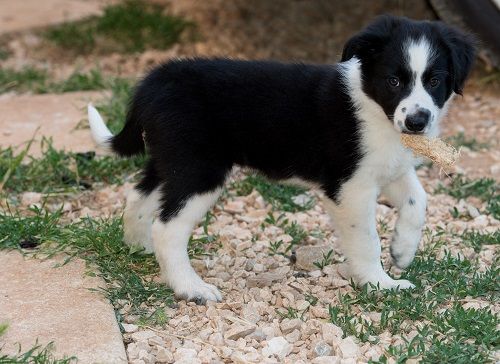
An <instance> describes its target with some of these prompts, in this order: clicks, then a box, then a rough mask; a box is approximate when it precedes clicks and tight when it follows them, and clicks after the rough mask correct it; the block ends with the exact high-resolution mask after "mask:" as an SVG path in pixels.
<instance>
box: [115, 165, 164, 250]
mask: <svg viewBox="0 0 500 364" xmlns="http://www.w3.org/2000/svg"><path fill="white" fill-rule="evenodd" d="M160 196H161V194H160V191H159V180H158V178H157V177H156V175H155V173H154V170H153V168H152V166H151V163H150V164H149V165H148V166H147V167H146V169H145V170H144V177H143V179H142V181H141V182H139V184H137V186H135V187H134V189H133V190H132V191H130V193H129V194H128V196H127V204H126V206H125V211H124V213H123V230H124V240H125V243H126V244H128V245H130V246H135V245H139V246H142V247H144V249H145V251H146V253H152V252H153V242H152V238H151V229H152V225H153V219H154V217H155V213H156V212H157V211H158V208H159V207H160Z"/></svg>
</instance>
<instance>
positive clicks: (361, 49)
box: [341, 15, 399, 62]
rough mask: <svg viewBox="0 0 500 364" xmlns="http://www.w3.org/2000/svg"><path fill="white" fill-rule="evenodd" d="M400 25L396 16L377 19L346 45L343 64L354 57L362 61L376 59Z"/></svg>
mask: <svg viewBox="0 0 500 364" xmlns="http://www.w3.org/2000/svg"><path fill="white" fill-rule="evenodd" d="M398 24H399V19H398V18H396V17H394V16H390V15H382V16H379V17H377V18H376V19H375V20H374V21H373V22H372V23H371V24H370V25H368V26H367V27H366V28H365V29H364V30H362V31H361V32H360V33H358V34H356V35H355V36H353V37H352V38H351V39H349V41H348V42H347V43H346V44H345V46H344V50H343V51H342V59H341V62H345V61H348V60H350V59H351V58H352V57H356V58H359V59H360V60H363V59H368V58H371V57H374V56H375V55H377V53H379V52H381V51H382V49H383V47H384V45H385V44H387V42H388V41H389V39H390V36H391V32H392V31H393V29H394V28H395V27H396V26H397V25H398Z"/></svg>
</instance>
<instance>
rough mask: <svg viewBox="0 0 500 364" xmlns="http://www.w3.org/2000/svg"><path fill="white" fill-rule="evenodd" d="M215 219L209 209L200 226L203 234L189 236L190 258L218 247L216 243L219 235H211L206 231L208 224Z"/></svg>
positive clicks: (207, 253)
mask: <svg viewBox="0 0 500 364" xmlns="http://www.w3.org/2000/svg"><path fill="white" fill-rule="evenodd" d="M214 219H215V216H214V214H212V213H211V212H210V211H209V212H207V214H206V215H205V218H204V219H203V222H202V223H201V226H202V228H203V234H201V235H199V236H197V237H194V235H192V236H191V237H190V238H189V243H188V254H189V257H190V258H198V257H201V256H204V255H210V254H211V253H212V252H213V251H215V250H217V248H219V247H220V244H218V243H217V241H218V239H219V236H218V235H213V234H210V233H209V232H208V225H210V224H211V223H212V221H213V220H214Z"/></svg>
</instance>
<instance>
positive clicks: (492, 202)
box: [435, 175, 500, 220]
mask: <svg viewBox="0 0 500 364" xmlns="http://www.w3.org/2000/svg"><path fill="white" fill-rule="evenodd" d="M435 193H446V194H448V195H450V196H452V197H455V198H456V199H457V200H459V199H465V198H468V197H477V198H479V199H480V200H482V201H484V202H487V203H488V204H487V206H486V212H487V213H489V214H491V215H492V216H493V217H494V218H495V219H497V220H498V219H500V187H499V185H498V183H497V181H495V180H494V179H493V178H480V179H477V180H470V179H468V178H466V177H464V176H463V175H457V176H454V177H453V179H452V180H451V183H449V185H447V186H444V185H440V186H439V187H438V188H437V189H436V190H435Z"/></svg>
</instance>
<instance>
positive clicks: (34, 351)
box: [0, 343, 77, 364]
mask: <svg viewBox="0 0 500 364" xmlns="http://www.w3.org/2000/svg"><path fill="white" fill-rule="evenodd" d="M53 350H54V344H53V343H49V344H48V345H47V346H45V347H42V346H40V345H35V346H34V347H32V348H31V349H30V350H28V351H26V352H21V348H19V352H18V353H17V354H15V355H4V354H2V352H1V351H2V348H0V364H70V363H76V362H77V359H76V358H75V357H71V358H64V359H56V358H54V356H53V355H52V354H51V352H52V351H53Z"/></svg>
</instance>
